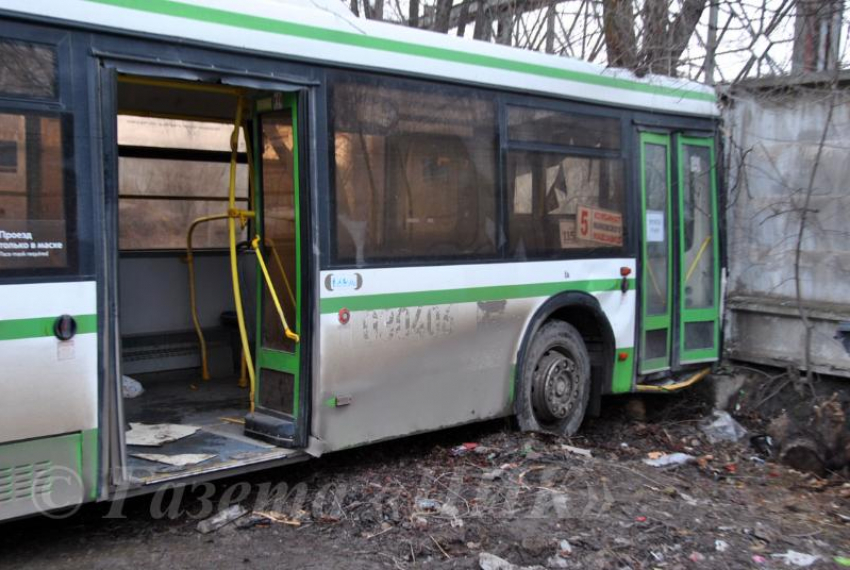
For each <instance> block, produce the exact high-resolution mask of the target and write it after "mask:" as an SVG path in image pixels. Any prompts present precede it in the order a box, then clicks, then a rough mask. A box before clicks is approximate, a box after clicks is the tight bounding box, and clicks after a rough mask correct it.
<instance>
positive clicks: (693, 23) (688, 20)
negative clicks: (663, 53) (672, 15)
mask: <svg viewBox="0 0 850 570" xmlns="http://www.w3.org/2000/svg"><path fill="white" fill-rule="evenodd" d="M706 1H707V0H685V1H684V3H683V4H682V11H681V12H679V15H678V16H676V19H675V20H674V21H673V23H672V24H671V25H670V34H669V36H670V50H669V51H668V52H667V57H666V64H667V65H666V68H667V71H666V72H665V71H661V70H659V73H666V74H667V75H671V76H675V75H676V67H677V66H678V64H679V58H680V57H682V52H684V51H685V48H686V47H688V42H689V41H690V39H691V36H692V35H693V34H694V30H695V29H696V27H697V24H698V23H699V19H700V17H701V16H702V12H703V10H705V4H706Z"/></svg>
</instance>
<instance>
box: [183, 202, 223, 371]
mask: <svg viewBox="0 0 850 570" xmlns="http://www.w3.org/2000/svg"><path fill="white" fill-rule="evenodd" d="M229 217H230V215H229V214H215V215H214V216H202V217H200V218H197V219H196V220H194V221H193V222H192V223H191V224H190V225H189V230H188V231H187V232H186V265H187V266H188V268H189V304H190V306H191V309H192V323H194V325H195V333H196V334H197V335H198V343H199V344H200V345H201V378H203V379H204V380H209V379H210V369H209V364H208V363H207V341H206V339H205V338H204V331H203V329H201V321H200V319H199V318H198V305H197V299H196V296H195V256H194V252H193V251H192V234H193V233H194V232H195V228H196V227H198V225H200V224H203V223H205V222H212V221H213V220H225V219H227V218H229Z"/></svg>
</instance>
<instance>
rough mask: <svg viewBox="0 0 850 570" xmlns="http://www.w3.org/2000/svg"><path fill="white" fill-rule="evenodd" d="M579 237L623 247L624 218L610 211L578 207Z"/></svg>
mask: <svg viewBox="0 0 850 570" xmlns="http://www.w3.org/2000/svg"><path fill="white" fill-rule="evenodd" d="M577 216H578V237H579V238H581V239H583V240H588V241H592V242H596V243H600V244H605V245H607V246H620V245H623V216H622V214H618V213H617V212H611V211H610V210H600V209H597V208H588V207H587V206H579V207H578V212H577Z"/></svg>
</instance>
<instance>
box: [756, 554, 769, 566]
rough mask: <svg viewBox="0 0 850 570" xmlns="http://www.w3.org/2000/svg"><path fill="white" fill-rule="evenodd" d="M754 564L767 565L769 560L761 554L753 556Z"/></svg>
mask: <svg viewBox="0 0 850 570" xmlns="http://www.w3.org/2000/svg"><path fill="white" fill-rule="evenodd" d="M753 562H755V563H756V564H767V558H765V557H764V556H761V555H760V554H753Z"/></svg>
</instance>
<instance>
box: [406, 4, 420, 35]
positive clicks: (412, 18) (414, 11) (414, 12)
mask: <svg viewBox="0 0 850 570" xmlns="http://www.w3.org/2000/svg"><path fill="white" fill-rule="evenodd" d="M409 8H410V12H409V16H408V20H407V21H408V24H409V25H410V27H411V28H418V27H419V0H410V7H409Z"/></svg>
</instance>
